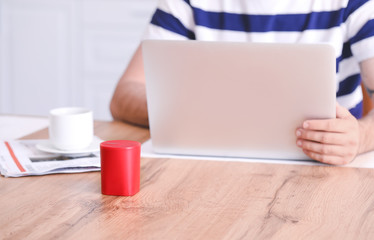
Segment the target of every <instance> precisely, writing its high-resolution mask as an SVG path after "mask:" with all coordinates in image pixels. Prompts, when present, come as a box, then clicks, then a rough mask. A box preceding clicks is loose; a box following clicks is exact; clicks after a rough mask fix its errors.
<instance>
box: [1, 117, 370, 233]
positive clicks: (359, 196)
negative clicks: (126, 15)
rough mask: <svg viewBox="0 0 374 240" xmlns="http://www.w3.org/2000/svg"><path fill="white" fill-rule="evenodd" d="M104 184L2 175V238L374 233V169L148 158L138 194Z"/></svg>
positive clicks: (71, 177) (108, 129) (75, 177)
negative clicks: (115, 192)
mask: <svg viewBox="0 0 374 240" xmlns="http://www.w3.org/2000/svg"><path fill="white" fill-rule="evenodd" d="M95 133H96V135H98V136H100V137H101V138H103V139H105V140H111V139H130V140H137V141H141V142H142V141H144V140H146V139H148V138H149V132H148V130H146V129H142V128H138V127H134V126H130V125H127V124H124V123H119V122H96V124H95ZM47 135H48V132H47V130H42V131H40V132H37V133H35V134H32V135H29V136H27V137H26V138H46V137H47ZM100 191H101V190H100V173H99V172H94V173H80V174H56V175H50V176H38V177H22V178H4V177H0V194H1V197H0V239H288V240H289V239H374V228H373V226H374V170H372V169H355V168H339V167H330V166H300V165H276V164H261V163H243V162H215V161H200V160H178V159H148V158H143V159H142V160H141V190H140V192H139V193H138V194H137V195H135V196H133V197H115V196H105V195H102V194H101V192H100Z"/></svg>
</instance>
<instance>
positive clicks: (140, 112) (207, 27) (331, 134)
mask: <svg viewBox="0 0 374 240" xmlns="http://www.w3.org/2000/svg"><path fill="white" fill-rule="evenodd" d="M145 38H153V39H174V40H176V39H180V40H206V41H242V42H245V41H251V42H288V43H297V42H303V43H307V42H309V43H329V44H331V45H332V46H334V48H335V51H336V59H337V86H338V91H337V102H338V103H339V104H337V107H336V119H328V120H308V121H305V122H304V123H303V126H302V127H301V128H299V129H296V131H295V134H296V136H297V142H296V144H297V145H298V146H299V147H300V148H302V149H303V151H304V152H305V154H307V155H308V156H309V157H311V158H313V159H315V160H317V161H321V162H324V163H328V164H337V165H339V164H346V163H349V162H351V161H352V160H353V159H354V158H355V157H356V155H357V154H360V153H364V152H367V151H370V150H374V112H371V113H369V114H368V115H367V116H365V117H363V118H362V91H361V86H360V83H361V80H362V81H363V82H364V84H365V86H366V87H367V88H368V89H374V0H330V1H326V0H305V1H295V0H282V1H277V0H196V1H193V0H190V1H189V0H161V1H160V2H159V5H158V8H157V10H156V12H155V13H154V15H153V18H152V21H151V23H150V25H149V26H148V29H147V32H146V36H145ZM111 111H112V115H113V117H114V118H115V119H119V120H123V121H128V122H131V123H135V124H138V125H142V126H147V125H148V117H147V104H146V96H145V80H144V70H143V61H142V54H141V49H140V48H138V49H137V51H136V52H135V55H134V56H133V59H132V61H131V62H130V64H129V66H128V68H127V70H126V71H125V73H124V75H123V76H122V78H121V79H120V81H119V83H118V85H117V88H116V90H115V93H114V95H113V99H112V102H111ZM357 119H359V120H357Z"/></svg>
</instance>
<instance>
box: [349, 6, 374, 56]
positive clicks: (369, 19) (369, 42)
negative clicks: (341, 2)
mask: <svg viewBox="0 0 374 240" xmlns="http://www.w3.org/2000/svg"><path fill="white" fill-rule="evenodd" d="M346 11H347V20H346V24H347V34H348V38H349V43H350V45H351V50H352V54H353V56H354V57H355V58H356V60H357V61H358V62H362V61H364V60H366V59H369V58H373V57H374V0H351V1H350V3H349V4H348V6H347V9H346Z"/></svg>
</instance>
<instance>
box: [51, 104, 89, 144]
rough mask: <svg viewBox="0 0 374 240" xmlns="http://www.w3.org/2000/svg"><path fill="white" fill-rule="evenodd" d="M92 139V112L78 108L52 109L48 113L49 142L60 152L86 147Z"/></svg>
mask: <svg viewBox="0 0 374 240" xmlns="http://www.w3.org/2000/svg"><path fill="white" fill-rule="evenodd" d="M92 139H93V116H92V111H91V110H89V109H86V108H79V107H64V108H56V109H52V110H51V111H50V112H49V140H50V142H51V144H52V145H53V146H54V147H55V148H57V149H60V150H78V149H84V148H86V147H88V146H89V145H90V144H91V142H92Z"/></svg>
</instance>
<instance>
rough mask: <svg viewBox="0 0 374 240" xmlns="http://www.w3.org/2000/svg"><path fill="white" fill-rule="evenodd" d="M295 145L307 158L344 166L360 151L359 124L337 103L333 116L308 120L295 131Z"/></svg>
mask: <svg viewBox="0 0 374 240" xmlns="http://www.w3.org/2000/svg"><path fill="white" fill-rule="evenodd" d="M296 136H297V141H296V144H297V146H299V147H300V148H302V149H303V151H304V153H305V154H306V155H308V156H309V157H310V158H312V159H315V160H317V161H319V162H323V163H328V164H334V165H343V164H347V163H350V162H351V161H353V159H354V158H355V157H356V155H357V154H358V152H359V146H360V124H359V122H358V121H357V119H356V118H355V117H354V116H353V115H352V114H351V113H350V112H349V111H348V110H347V109H346V108H344V107H342V106H340V105H339V104H337V105H336V119H327V120H307V121H305V122H304V123H303V126H302V127H301V128H298V129H297V130H296Z"/></svg>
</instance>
